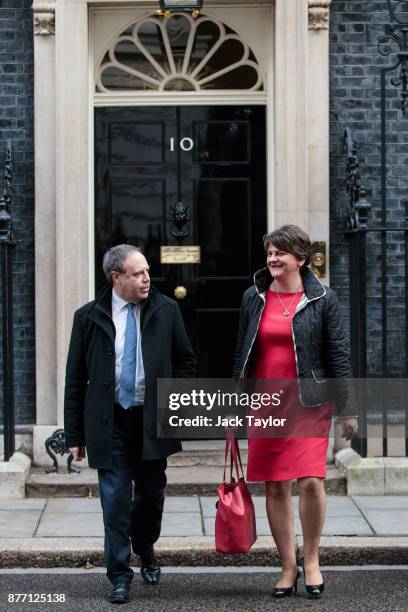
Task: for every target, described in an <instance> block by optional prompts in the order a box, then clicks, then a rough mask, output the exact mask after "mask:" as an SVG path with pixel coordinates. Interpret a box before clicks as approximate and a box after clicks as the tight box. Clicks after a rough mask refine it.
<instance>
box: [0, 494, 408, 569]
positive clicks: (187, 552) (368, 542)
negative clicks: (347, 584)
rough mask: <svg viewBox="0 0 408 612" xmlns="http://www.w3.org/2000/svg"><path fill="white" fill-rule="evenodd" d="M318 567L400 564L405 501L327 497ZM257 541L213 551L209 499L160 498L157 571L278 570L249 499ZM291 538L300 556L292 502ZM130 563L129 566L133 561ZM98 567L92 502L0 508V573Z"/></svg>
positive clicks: (261, 512)
mask: <svg viewBox="0 0 408 612" xmlns="http://www.w3.org/2000/svg"><path fill="white" fill-rule="evenodd" d="M327 499H328V504H327V515H326V521H325V525H324V529H323V537H322V540H321V563H322V564H325V565H351V564H357V565H362V564H370V563H377V564H408V496H391V495H390V496H366V497H358V496H354V497H348V496H337V495H329V496H328V498H327ZM253 500H254V504H255V509H256V517H257V531H258V540H257V542H256V543H255V545H254V546H253V547H252V549H251V551H250V552H249V553H248V554H246V555H223V554H220V553H217V552H215V548H214V517H215V502H216V497H215V496H198V495H189V496H170V497H167V498H166V501H165V507H164V516H163V526H162V535H161V538H160V540H159V541H158V543H157V545H156V551H157V554H158V556H159V558H160V561H161V563H162V564H163V565H171V566H183V565H184V566H204V565H209V566H211V565H213V566H214V565H217V566H218V565H235V566H237V565H238V566H239V565H259V566H278V565H279V558H278V555H277V551H276V548H275V546H274V543H273V540H272V537H271V535H270V530H269V526H268V521H267V518H266V510H265V499H264V497H261V496H255V497H253ZM293 501H294V507H295V512H296V518H295V532H296V536H297V537H296V540H297V548H298V555H299V558H301V556H302V536H301V525H300V520H299V516H298V497H296V496H294V497H293ZM135 562H136V563H137V559H135ZM101 565H103V521H102V512H101V507H100V501H99V499H98V498H96V497H85V498H79V497H71V498H70V497H63V498H55V497H49V498H26V499H19V500H17V499H15V500H0V567H62V566H67V567H81V566H85V567H86V566H87V567H91V566H101Z"/></svg>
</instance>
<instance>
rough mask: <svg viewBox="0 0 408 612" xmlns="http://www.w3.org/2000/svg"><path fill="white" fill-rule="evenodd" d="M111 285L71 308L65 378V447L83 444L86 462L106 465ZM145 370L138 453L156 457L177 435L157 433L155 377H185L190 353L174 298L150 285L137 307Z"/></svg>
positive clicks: (191, 366) (192, 366) (111, 379)
mask: <svg viewBox="0 0 408 612" xmlns="http://www.w3.org/2000/svg"><path fill="white" fill-rule="evenodd" d="M111 302H112V289H111V287H109V286H106V287H104V289H102V291H101V292H100V293H99V295H98V296H97V298H96V299H95V300H93V301H92V302H89V303H88V304H85V306H82V308H80V309H79V310H77V311H76V312H75V315H74V323H73V327H72V335H71V342H70V346H69V352H68V359H67V368H66V379H65V401H64V415H65V424H64V425H65V439H66V445H67V447H72V446H86V449H87V453H88V462H89V465H90V466H91V467H93V468H98V469H109V468H111V466H112V433H113V431H112V430H113V408H114V403H115V326H114V324H113V321H112V306H111ZM141 331H142V355H143V365H144V370H145V405H144V409H143V417H144V418H143V459H160V458H163V457H167V456H168V455H171V454H172V453H176V452H178V451H180V450H181V444H180V442H179V440H174V439H171V440H170V439H158V438H157V433H156V432H157V419H156V404H157V400H156V398H157V388H156V384H157V379H158V378H172V377H174V378H189V377H194V376H195V372H196V358H195V355H194V353H193V350H192V348H191V344H190V341H189V339H188V336H187V333H186V330H185V327H184V323H183V319H182V316H181V313H180V309H179V307H178V304H177V303H176V302H175V301H174V300H172V299H170V298H168V297H166V296H164V295H162V294H161V293H160V292H159V291H158V290H157V289H155V288H154V287H151V289H150V292H149V297H148V298H147V299H146V300H145V301H143V303H142V309H141Z"/></svg>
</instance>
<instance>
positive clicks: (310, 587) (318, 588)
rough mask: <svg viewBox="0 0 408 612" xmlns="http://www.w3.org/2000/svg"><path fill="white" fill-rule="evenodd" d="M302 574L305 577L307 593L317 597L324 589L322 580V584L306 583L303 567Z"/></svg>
mask: <svg viewBox="0 0 408 612" xmlns="http://www.w3.org/2000/svg"><path fill="white" fill-rule="evenodd" d="M303 575H304V577H305V587H306V591H307V592H308V593H309V595H312V597H319V596H320V595H321V594H322V593H323V591H324V580H323V582H322V584H306V573H305V568H303Z"/></svg>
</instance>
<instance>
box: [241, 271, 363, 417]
mask: <svg viewBox="0 0 408 612" xmlns="http://www.w3.org/2000/svg"><path fill="white" fill-rule="evenodd" d="M271 280H272V279H271V275H270V272H269V270H268V269H267V268H263V269H262V270H259V271H258V272H256V273H255V275H254V286H252V287H250V288H249V289H247V290H246V291H245V293H244V296H243V298H242V304H241V314H240V323H239V330H238V338H237V344H236V351H235V360H234V369H233V377H234V379H235V380H237V381H238V380H240V379H241V378H244V377H246V375H247V373H248V372H249V371H250V366H251V359H252V357H253V350H252V349H253V347H254V343H255V339H256V335H257V331H258V326H259V321H260V318H261V315H262V312H263V308H264V305H265V291H268V289H269V286H270V284H271ZM302 280H303V286H304V296H303V297H302V299H301V300H300V302H299V305H298V307H297V309H296V312H295V315H294V317H293V321H292V336H293V344H294V350H295V358H296V368H297V374H298V384H299V397H300V401H301V403H302V404H303V405H305V406H317V405H319V404H322V403H325V402H327V401H329V400H331V401H334V402H335V405H336V415H337V416H341V417H348V416H350V417H351V416H356V415H357V410H356V406H355V402H354V393H353V385H352V372H351V360H350V349H349V342H348V337H347V334H346V330H345V325H344V321H343V317H342V315H341V311H340V306H339V302H338V299H337V296H336V294H335V292H334V291H333V290H332V289H330V288H329V287H325V286H324V285H322V283H321V282H320V281H319V279H318V278H317V276H316V275H315V274H313V272H312V271H311V270H310V269H309V268H304V269H303V271H302Z"/></svg>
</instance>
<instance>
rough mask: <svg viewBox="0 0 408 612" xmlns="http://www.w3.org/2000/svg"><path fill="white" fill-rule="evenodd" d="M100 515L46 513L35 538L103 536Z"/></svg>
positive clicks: (90, 513)
mask: <svg viewBox="0 0 408 612" xmlns="http://www.w3.org/2000/svg"><path fill="white" fill-rule="evenodd" d="M103 534H104V528H103V520H102V514H99V513H96V512H77V513H76V514H73V513H72V512H47V511H45V512H44V514H43V516H42V518H41V522H40V525H39V527H38V530H37V533H36V536H37V537H42V538H44V537H61V538H71V537H80V536H86V537H98V536H103Z"/></svg>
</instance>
